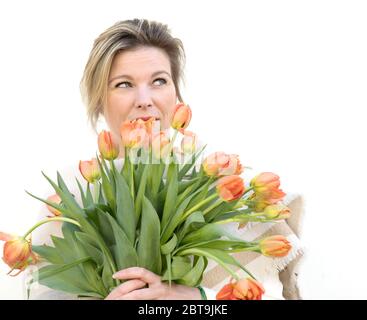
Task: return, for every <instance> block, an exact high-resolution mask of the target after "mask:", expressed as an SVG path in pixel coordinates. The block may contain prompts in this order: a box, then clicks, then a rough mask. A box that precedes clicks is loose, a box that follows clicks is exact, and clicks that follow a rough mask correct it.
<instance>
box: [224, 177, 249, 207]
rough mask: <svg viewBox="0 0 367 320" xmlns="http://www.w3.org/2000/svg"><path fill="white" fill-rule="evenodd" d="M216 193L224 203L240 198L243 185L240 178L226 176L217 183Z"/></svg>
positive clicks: (243, 188)
mask: <svg viewBox="0 0 367 320" xmlns="http://www.w3.org/2000/svg"><path fill="white" fill-rule="evenodd" d="M217 192H218V194H219V196H220V197H221V198H222V199H223V200H224V201H227V202H228V201H233V200H237V199H239V198H241V197H242V195H243V194H244V192H245V185H244V183H243V179H242V178H241V177H240V176H237V175H233V176H226V177H222V178H220V179H219V180H218V181H217Z"/></svg>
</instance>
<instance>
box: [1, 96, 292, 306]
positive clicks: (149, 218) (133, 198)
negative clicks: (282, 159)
mask: <svg viewBox="0 0 367 320" xmlns="http://www.w3.org/2000/svg"><path fill="white" fill-rule="evenodd" d="M190 119H191V110H190V107H189V106H188V105H186V104H183V103H180V104H178V105H177V106H176V109H175V113H174V116H173V121H172V123H171V127H172V128H173V130H174V132H173V135H172V137H171V133H170V130H172V128H170V129H169V130H162V131H161V130H160V127H158V130H155V129H156V128H157V125H158V126H159V122H158V121H156V120H155V119H154V118H150V119H149V120H147V121H143V120H141V119H138V120H133V121H130V122H125V123H123V124H122V126H121V130H120V131H121V142H122V145H123V146H124V157H123V159H122V160H123V162H122V165H121V168H118V167H117V166H116V163H115V161H114V160H116V159H117V157H118V155H119V142H117V141H114V140H113V138H112V135H111V133H110V132H108V131H102V132H101V133H100V134H99V136H98V147H99V152H100V154H99V155H98V154H97V156H96V157H95V158H93V159H92V160H91V161H80V163H79V170H80V172H81V174H82V176H83V177H84V178H85V180H86V184H85V186H86V187H84V188H83V186H82V184H81V183H80V182H79V181H78V179H76V181H77V184H78V188H79V191H80V197H81V202H82V205H80V204H78V202H77V201H76V199H75V196H74V195H73V194H72V193H71V192H70V191H69V189H68V187H67V185H66V184H65V182H64V180H63V178H62V176H61V175H60V174H59V173H57V181H53V180H51V179H50V178H49V177H48V176H46V175H45V174H44V173H43V175H44V176H45V178H46V179H47V180H48V181H49V183H50V184H51V185H52V187H53V188H54V190H55V192H56V193H55V195H53V196H51V197H49V198H47V199H41V198H39V197H37V196H34V195H32V194H31V193H29V194H30V195H31V196H32V197H34V198H36V199H38V200H40V201H42V202H44V203H45V204H46V205H47V207H48V208H49V210H50V212H52V214H53V215H51V216H49V217H48V218H47V219H44V220H42V221H40V222H38V223H37V224H36V225H35V226H33V227H32V228H31V229H30V230H29V231H28V232H26V233H25V234H24V236H14V235H9V234H5V233H0V239H1V240H4V241H6V243H5V245H4V257H3V260H4V262H5V263H7V264H8V265H9V266H10V268H11V270H10V272H12V271H14V270H18V272H17V273H19V272H21V271H23V270H24V269H25V268H27V267H28V266H29V265H31V264H36V263H38V262H46V265H45V266H43V267H42V268H40V269H39V270H38V271H37V272H36V273H35V276H34V278H33V280H32V281H38V282H39V283H40V284H42V285H45V286H48V287H50V288H52V289H55V290H60V291H64V292H68V293H72V294H76V295H78V296H84V297H95V298H102V299H103V298H105V297H106V296H107V295H108V294H109V293H110V292H111V290H112V289H114V288H115V287H116V286H118V285H119V284H120V283H121V280H118V279H114V278H113V277H112V275H113V274H114V273H115V272H117V271H118V270H121V269H125V268H128V267H132V266H140V267H144V268H146V269H149V270H151V271H152V272H154V273H156V274H158V275H160V276H161V278H162V281H167V282H168V283H169V284H171V282H172V281H174V282H175V283H178V284H184V285H187V286H192V287H193V286H198V285H199V284H200V283H201V281H202V278H203V273H204V271H205V269H206V266H207V263H208V259H212V260H214V261H215V262H217V263H218V264H220V265H221V266H222V267H223V268H224V269H225V270H227V271H228V273H229V274H230V275H231V276H232V277H231V281H230V283H229V284H227V285H226V286H224V287H223V288H222V289H221V290H220V291H219V292H218V294H217V299H235V300H245V299H261V296H262V294H263V293H264V289H263V287H262V285H261V284H260V283H259V282H258V281H256V279H255V278H254V276H252V275H251V273H250V272H249V271H248V270H246V268H245V267H244V266H242V265H241V264H240V263H239V262H238V261H237V260H236V259H235V258H234V257H233V256H232V255H231V253H233V252H239V251H255V252H258V253H259V254H263V255H266V256H270V257H283V256H285V255H287V254H288V252H289V250H290V248H291V246H290V243H289V242H288V241H287V240H286V238H285V237H283V236H272V237H268V238H265V239H262V240H260V241H254V242H249V241H244V240H242V239H240V238H238V237H236V236H235V235H233V234H230V233H229V232H228V231H225V228H223V224H225V223H228V222H238V227H239V228H241V227H243V226H244V225H245V224H246V223H247V222H249V221H260V222H267V221H273V220H280V219H284V218H287V217H288V216H289V209H288V208H287V207H285V206H284V205H283V204H282V203H281V200H282V198H283V197H284V196H285V193H284V192H283V191H282V190H280V189H279V185H280V182H279V177H278V176H277V175H275V174H273V173H269V172H265V173H261V174H259V175H257V176H256V177H254V178H253V179H252V180H251V181H250V182H249V183H248V184H245V182H244V180H243V179H242V178H241V176H240V175H241V173H242V172H243V169H244V167H243V166H242V165H241V163H240V160H239V157H238V156H237V155H234V154H226V153H224V152H216V153H214V154H211V155H209V156H207V157H206V158H205V159H204V160H203V161H202V162H200V161H198V160H199V156H200V154H201V153H202V152H203V150H204V149H205V146H204V147H202V148H197V137H196V135H195V134H194V133H192V132H189V131H187V130H186V128H187V126H188V124H189V122H190ZM154 131H156V132H154ZM179 134H180V135H182V136H183V137H182V140H181V148H180V149H178V148H177V147H174V142H175V140H176V138H177V136H178V135H179ZM183 159H184V160H183ZM52 221H62V234H63V237H56V236H51V238H52V242H53V246H48V245H40V246H36V245H32V241H31V234H32V232H33V231H34V230H35V229H36V228H37V227H39V226H40V225H42V224H44V223H48V222H52ZM231 265H234V266H237V267H239V268H241V269H242V270H244V271H245V272H246V274H247V275H248V276H247V277H245V278H242V279H240V278H239V276H238V275H237V274H236V273H235V272H234V271H233V270H232V268H231Z"/></svg>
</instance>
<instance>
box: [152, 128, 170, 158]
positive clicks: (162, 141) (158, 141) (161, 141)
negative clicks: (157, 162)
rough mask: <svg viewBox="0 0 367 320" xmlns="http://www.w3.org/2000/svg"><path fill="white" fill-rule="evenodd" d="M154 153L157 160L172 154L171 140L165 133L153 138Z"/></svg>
mask: <svg viewBox="0 0 367 320" xmlns="http://www.w3.org/2000/svg"><path fill="white" fill-rule="evenodd" d="M152 151H153V154H154V155H155V157H156V158H158V159H160V158H165V157H167V156H168V154H169V152H170V140H169V138H168V137H167V135H166V133H165V132H164V131H161V132H159V133H158V134H156V135H155V136H154V137H153V140H152Z"/></svg>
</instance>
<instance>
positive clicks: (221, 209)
mask: <svg viewBox="0 0 367 320" xmlns="http://www.w3.org/2000/svg"><path fill="white" fill-rule="evenodd" d="M238 201H239V199H238V200H235V201H229V202H226V201H224V202H222V203H221V204H220V205H219V206H217V207H216V208H214V209H212V210H210V211H209V212H207V213H206V214H205V220H206V221H207V222H213V221H218V220H217V219H216V218H217V216H218V217H219V216H220V215H221V214H222V213H225V212H228V211H232V210H233V208H234V207H235V206H236V205H237V203H238Z"/></svg>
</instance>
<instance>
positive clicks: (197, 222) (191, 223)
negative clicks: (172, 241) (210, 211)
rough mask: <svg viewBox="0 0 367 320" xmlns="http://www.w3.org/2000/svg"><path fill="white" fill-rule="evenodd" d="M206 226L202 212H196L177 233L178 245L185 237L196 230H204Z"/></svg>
mask: <svg viewBox="0 0 367 320" xmlns="http://www.w3.org/2000/svg"><path fill="white" fill-rule="evenodd" d="M205 224H206V222H205V219H204V216H203V213H202V212H201V211H195V212H193V213H192V214H191V215H189V216H188V217H187V219H186V220H185V223H184V225H183V226H182V227H181V228H180V231H179V232H178V233H177V238H178V243H180V242H181V241H182V239H183V237H184V236H185V235H186V234H188V233H190V232H192V231H195V230H198V229H200V228H202V227H203V226H204V225H205Z"/></svg>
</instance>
